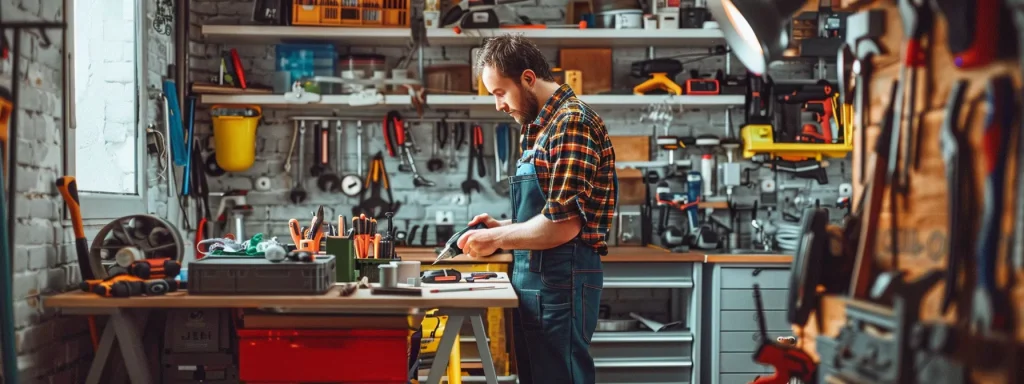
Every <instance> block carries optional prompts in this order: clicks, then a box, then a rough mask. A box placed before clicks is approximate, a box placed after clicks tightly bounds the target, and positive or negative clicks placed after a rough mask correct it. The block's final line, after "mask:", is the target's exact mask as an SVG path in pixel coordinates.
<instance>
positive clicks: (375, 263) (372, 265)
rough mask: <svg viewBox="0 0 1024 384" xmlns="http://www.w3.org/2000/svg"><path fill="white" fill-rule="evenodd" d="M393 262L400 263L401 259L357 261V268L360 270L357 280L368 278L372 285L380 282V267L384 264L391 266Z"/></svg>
mask: <svg viewBox="0 0 1024 384" xmlns="http://www.w3.org/2000/svg"><path fill="white" fill-rule="evenodd" d="M392 261H399V259H356V268H358V276H356V279H361V278H362V277H363V276H366V278H367V279H369V280H370V282H371V283H379V282H380V266H381V265H383V264H389V263H391V262H392Z"/></svg>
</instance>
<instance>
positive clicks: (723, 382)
mask: <svg viewBox="0 0 1024 384" xmlns="http://www.w3.org/2000/svg"><path fill="white" fill-rule="evenodd" d="M767 374H770V373H769V372H762V373H723V374H721V375H718V383H717V384H750V382H751V381H754V379H755V378H757V377H758V376H763V375H767Z"/></svg>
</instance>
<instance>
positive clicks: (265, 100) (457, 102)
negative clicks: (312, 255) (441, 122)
mask: <svg viewBox="0 0 1024 384" xmlns="http://www.w3.org/2000/svg"><path fill="white" fill-rule="evenodd" d="M580 98H581V99H583V101H584V102H586V103H587V104H590V105H592V106H595V107H606V108H607V107H619V108H636V107H644V106H648V105H651V104H660V103H667V104H675V105H682V106H684V107H691V108H700V107H727V106H739V105H743V101H744V97H743V95H704V96H687V95H683V96H668V95H649V96H638V95H581V96H580ZM200 103H202V104H256V105H262V106H264V107H290V108H295V107H307V108H316V107H320V108H324V107H348V106H349V97H348V96H346V95H323V96H321V98H320V101H319V102H312V103H300V102H296V101H292V100H289V99H287V98H285V96H284V95H202V96H201V97H200ZM410 104H412V103H411V99H410V98H409V96H407V95H386V96H384V101H383V102H382V103H380V104H378V105H379V106H400V105H410ZM427 105H428V106H431V107H434V108H440V109H452V108H459V109H463V108H494V98H493V97H491V96H472V95H427ZM360 108H365V107H360Z"/></svg>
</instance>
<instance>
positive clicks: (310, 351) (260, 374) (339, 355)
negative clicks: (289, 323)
mask: <svg viewBox="0 0 1024 384" xmlns="http://www.w3.org/2000/svg"><path fill="white" fill-rule="evenodd" d="M408 353H409V331H408V330H405V329H339V330H320V329H301V330H300V329H296V330H284V329H281V330H277V329H273V330H271V329H239V330H238V367H239V378H240V379H241V380H242V381H245V382H287V383H367V384H369V383H394V384H404V383H407V382H408V377H407V376H408V365H409V361H408Z"/></svg>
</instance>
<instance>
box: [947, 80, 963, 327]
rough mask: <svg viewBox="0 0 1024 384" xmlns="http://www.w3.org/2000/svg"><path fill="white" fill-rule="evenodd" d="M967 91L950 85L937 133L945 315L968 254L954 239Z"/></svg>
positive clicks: (957, 238)
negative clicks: (943, 186)
mask: <svg viewBox="0 0 1024 384" xmlns="http://www.w3.org/2000/svg"><path fill="white" fill-rule="evenodd" d="M966 91H967V81H966V80H960V81H957V82H956V83H955V84H954V85H953V89H952V90H951V91H950V92H949V100H948V101H947V102H946V117H945V121H943V122H942V128H941V129H942V131H941V132H940V140H941V142H940V144H941V147H942V160H943V162H944V163H945V165H946V182H947V183H948V184H947V186H948V191H947V192H946V193H947V196H948V197H947V200H949V202H948V203H947V204H949V213H948V215H949V217H948V220H949V223H948V225H947V226H946V228H947V230H948V233H947V235H946V241H947V248H946V249H948V252H949V255H948V256H947V257H946V279H945V280H946V281H945V284H946V286H945V292H944V296H943V297H942V312H943V313H945V312H946V311H947V310H949V306H950V305H951V304H952V303H953V298H954V296H955V295H956V288H957V276H958V275H959V274H960V268H959V264H960V263H959V261H960V260H959V259H960V257H962V256H963V255H966V254H968V253H969V251H965V250H964V249H962V248H963V245H964V242H963V240H962V237H961V236H954V233H956V232H959V228H960V225H961V224H962V223H961V220H963V217H965V216H961V213H963V208H962V205H961V204H963V203H962V202H961V199H963V198H965V197H966V196H964V195H963V189H962V188H963V187H961V185H963V183H964V181H963V180H961V174H960V172H961V171H966V170H969V169H970V168H969V167H966V166H965V165H966V164H965V161H964V160H965V159H967V158H968V157H967V156H963V154H961V153H960V151H966V150H967V148H968V145H969V143H968V142H967V138H966V137H964V133H963V132H962V131H961V130H960V123H959V122H960V107H961V105H962V104H963V102H964V94H965V93H966Z"/></svg>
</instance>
